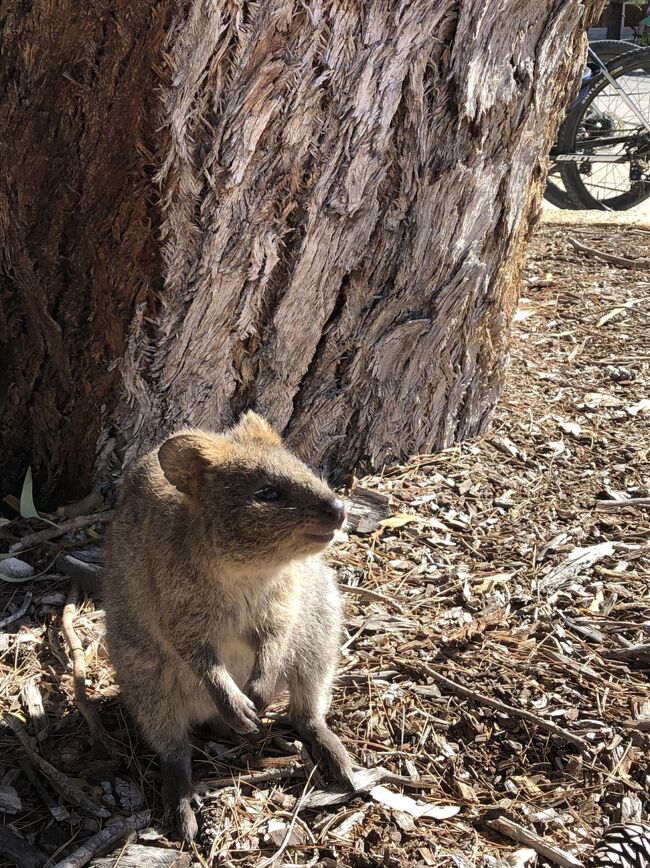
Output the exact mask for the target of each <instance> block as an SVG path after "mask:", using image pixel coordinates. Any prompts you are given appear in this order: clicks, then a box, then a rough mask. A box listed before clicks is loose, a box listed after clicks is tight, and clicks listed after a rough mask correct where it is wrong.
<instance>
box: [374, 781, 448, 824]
mask: <svg viewBox="0 0 650 868" xmlns="http://www.w3.org/2000/svg"><path fill="white" fill-rule="evenodd" d="M370 795H371V796H372V798H373V799H374V800H375V801H376V802H380V804H382V805H384V807H386V808H390V809H391V811H401V812H402V813H404V814H410V815H411V816H412V817H428V818H431V819H433V820H448V819H449V818H450V817H455V816H456V814H458V813H459V811H460V807H459V806H458V805H427V804H418V803H417V802H416V801H415V799H412V798H411V797H410V796H403V795H401V794H400V793H394V792H393V791H392V790H389V789H387V788H386V787H382V786H378V787H373V788H372V789H371V790H370Z"/></svg>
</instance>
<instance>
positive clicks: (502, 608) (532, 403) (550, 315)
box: [0, 225, 650, 868]
mask: <svg viewBox="0 0 650 868" xmlns="http://www.w3.org/2000/svg"><path fill="white" fill-rule="evenodd" d="M571 239H574V241H575V240H577V241H578V242H579V244H581V245H583V247H584V246H586V248H587V249H586V250H585V249H576V246H575V243H574V244H571V243H570V241H571ZM598 252H600V253H603V252H605V253H607V254H612V255H614V256H616V257H619V258H622V259H621V261H619V262H616V263H608V262H604V261H602V260H601V259H599V258H596V255H595V254H596V253H598ZM648 257H650V232H649V231H644V230H643V229H641V228H629V227H628V228H623V227H621V228H617V227H597V226H592V227H566V226H562V227H557V226H552V225H546V226H541V227H540V228H539V230H538V232H537V234H536V236H535V239H534V241H533V243H532V245H531V248H530V252H529V256H528V261H527V267H526V272H525V278H524V285H523V288H522V299H521V303H520V306H519V311H518V313H517V317H516V323H515V327H514V336H513V343H512V366H511V370H510V376H509V383H508V386H507V389H506V392H505V394H504V396H503V399H502V401H501V404H500V407H499V409H498V411H497V413H496V416H495V419H494V423H493V426H492V429H491V431H490V432H489V434H487V435H486V436H485V437H483V438H481V439H479V440H476V441H472V442H468V443H465V444H463V445H462V446H459V447H457V448H453V449H450V450H448V451H446V452H444V453H441V454H438V455H425V456H419V457H417V458H414V459H413V460H412V461H411V462H410V463H408V464H407V465H404V466H397V467H390V468H387V469H386V470H385V472H384V473H383V474H381V475H380V476H376V477H371V478H365V479H360V480H358V481H357V482H356V485H357V487H358V489H362V490H365V491H371V492H375V493H376V494H378V495H382V496H383V497H378V498H375V500H376V502H377V504H378V505H379V508H380V509H381V507H382V503H385V504H387V508H386V509H385V510H384V512H383V513H382V514H384V515H388V517H387V518H385V519H381V518H380V523H379V524H378V525H377V524H376V523H373V522H371V521H369V522H366V525H367V526H366V530H365V532H356V533H352V532H350V533H349V534H348V535H347V537H346V538H345V539H343V540H341V541H339V543H338V545H336V547H335V548H334V549H333V551H332V555H331V557H332V561H333V562H334V564H335V565H336V566H337V568H338V570H339V577H340V583H341V586H342V587H343V588H344V591H345V596H346V602H347V606H348V618H347V638H346V641H345V646H344V650H343V656H342V659H341V668H340V678H339V680H338V683H337V687H336V691H335V695H334V701H333V708H332V714H331V725H332V728H333V729H334V730H335V731H336V732H337V733H338V734H339V735H340V736H341V737H342V739H343V740H344V741H345V743H346V744H347V745H348V746H349V748H350V751H351V752H352V753H353V754H354V756H355V758H356V759H357V760H358V762H359V763H360V765H362V766H364V767H366V768H368V769H373V768H375V767H377V766H379V767H381V769H383V771H379V772H375V773H374V776H373V775H372V774H371V775H369V776H367V780H366V786H365V791H364V792H362V793H360V794H359V795H357V796H355V797H354V798H348V799H347V801H339V802H338V803H337V798H336V794H335V795H332V794H331V793H329V792H328V791H327V790H323V783H322V782H321V781H320V780H319V778H318V774H317V771H316V770H314V769H313V767H311V765H310V760H309V757H308V756H307V755H306V754H305V752H304V750H302V749H301V745H300V744H299V743H297V742H296V741H295V735H294V734H292V733H291V731H290V730H289V729H288V728H287V727H285V726H283V723H282V720H281V717H280V716H279V715H278V719H274V720H272V721H269V722H268V727H267V731H266V732H265V735H264V739H263V742H262V745H261V747H260V749H256V748H252V747H250V746H248V745H235V746H233V745H219V744H216V743H214V742H212V741H210V740H209V739H205V738H200V737H197V750H196V755H195V779H196V780H197V781H199V780H200V781H202V782H203V784H202V795H203V799H204V808H203V810H202V812H201V818H202V823H201V833H200V838H199V841H198V842H197V844H198V846H197V847H196V848H195V849H190V850H189V851H188V849H187V848H183V847H181V845H180V844H179V843H178V842H177V841H174V839H173V836H172V835H170V837H166V833H167V832H168V831H169V830H165V828H164V827H163V826H162V823H161V815H160V799H159V791H158V779H157V764H156V760H155V757H154V756H152V755H151V753H150V752H149V751H148V749H147V748H146V747H145V746H144V745H143V744H142V743H141V742H140V741H139V740H138V736H137V733H136V731H135V728H134V727H133V725H132V723H131V722H130V721H129V720H128V719H127V718H126V716H125V714H124V712H123V711H122V708H121V706H120V703H119V697H118V693H117V690H116V688H115V686H114V684H113V682H112V678H111V671H110V667H109V665H108V663H107V661H106V659H105V656H104V654H103V650H102V620H103V619H102V612H101V609H100V608H99V604H95V603H94V602H93V601H92V599H90V598H84V597H83V595H82V596H81V599H80V600H79V601H77V602H76V603H75V601H74V599H71V598H70V597H69V589H70V582H69V579H67V578H66V577H64V576H62V575H61V574H60V573H58V572H56V571H55V566H56V564H60V563H61V561H60V560H59V561H55V558H56V556H57V555H59V554H60V553H61V551H62V550H63V551H64V552H67V553H68V554H73V555H75V556H76V555H77V554H79V552H80V546H84V545H87V544H90V545H91V546H92V547H91V549H90V560H91V561H92V560H97V559H98V555H99V554H100V553H99V552H98V546H100V545H101V532H102V527H103V526H104V525H103V524H102V523H101V522H95V523H94V524H90V525H86V526H85V527H84V528H83V529H81V530H78V531H74V532H72V533H70V534H68V535H67V536H66V537H63V538H61V537H58V538H57V537H54V538H52V539H50V540H46V541H41V542H38V543H37V544H36V545H34V546H33V547H31V548H29V550H28V551H27V552H25V553H23V554H18V556H19V557H21V558H22V559H23V560H24V561H26V562H28V563H29V564H31V565H32V566H33V567H35V569H36V570H37V571H38V572H39V573H40V575H37V577H35V578H34V579H31V580H30V581H28V582H24V583H16V582H14V583H8V582H0V625H1V626H0V697H1V701H2V706H3V709H5V710H8V711H9V712H11V715H12V716H11V718H10V719H8V718H5V725H4V728H2V729H0V814H1V815H2V816H3V817H4V826H0V831H1V832H2V835H0V849H1V848H2V847H3V846H4V847H5V850H6V848H7V847H8V846H10V844H11V842H13V844H14V845H15V844H16V839H15V838H13V837H12V836H11V832H15V833H17V834H19V835H20V836H22V839H23V844H22V845H21V847H22V849H21V858H24V859H25V860H26V859H27V858H28V856H31V857H32V862H31V864H34V865H38V864H40V865H42V864H44V862H45V860H47V864H48V865H53V864H56V863H58V862H59V861H61V860H63V859H64V857H65V856H66V855H68V854H70V853H74V852H75V851H77V850H78V848H79V847H81V846H82V845H83V844H84V842H85V841H87V839H91V836H93V835H95V834H96V833H97V832H99V831H100V830H101V829H102V828H106V827H109V826H110V825H111V824H112V823H114V822H116V821H117V822H119V821H120V820H123V819H124V818H125V817H127V816H130V815H132V814H134V813H136V817H137V818H139V819H137V820H136V822H135V823H134V825H140V826H145V825H147V824H149V828H148V829H146V831H142V832H140V833H139V841H138V844H137V845H133V841H134V840H135V833H133V832H132V833H131V838H130V839H125V834H124V831H123V833H122V835H121V836H117V837H116V839H115V840H113V842H112V843H109V845H108V847H109V851H110V852H111V853H112V855H111V856H110V857H109V858H106V859H104V860H101V859H97V860H96V862H95V863H94V864H97V865H106V866H108V865H111V866H114V865H120V866H125V865H163V864H176V865H188V864H190V863H192V864H196V865H199V864H200V865H224V864H225V865H227V864H230V865H237V866H267V865H271V864H275V865H293V864H296V865H307V864H311V865H316V864H318V865H322V866H336V865H339V866H379V865H382V866H410V865H431V866H437V868H447V866H449V868H452V866H453V868H473V866H486V868H487V866H490V868H498V866H521V868H523V866H526V865H533V864H538V865H551V864H569V865H570V864H576V865H577V864H579V863H578V862H577V861H575V862H573V863H572V862H571V861H570V859H569V856H567V857H566V858H567V859H569V861H566V862H565V863H562V858H564V857H563V856H562V853H564V854H565V855H566V854H573V856H574V857H575V858H577V859H580V860H583V859H584V858H585V857H586V854H587V853H588V852H589V849H590V847H591V845H592V843H593V841H594V840H596V839H597V838H598V836H599V834H600V832H601V831H602V829H603V828H604V827H605V826H606V825H607V824H608V823H612V822H617V821H620V820H621V819H623V820H628V819H639V818H643V819H647V817H648V808H649V802H650V797H649V795H648V793H649V790H650V786H649V785H650V690H649V682H648V674H649V672H650V593H649V591H650V569H649V567H650V460H649V455H648V453H649V450H650V342H649V341H648V336H649V335H650V269H648ZM639 258H644V259H645V262H642V261H641V260H639V261H638V262H634V260H635V259H639ZM353 497H356V500H361V499H363V497H364V495H363V491H362V492H361V495H359V494H358V493H357V495H356V496H355V495H353ZM366 498H367V495H366ZM627 500H629V501H630V502H629V503H626V502H624V501H627ZM98 508H99V507H98V506H97V505H96V504H95V505H94V506H93V509H98ZM87 511H90V510H87ZM56 520H57V522H59V523H61V521H67V520H68V519H66V518H65V517H64V518H61V517H57V518H56ZM80 522H83V518H82V519H81V520H80ZM373 524H374V526H373ZM44 527H46V526H45V525H43V524H41V523H40V522H39V521H38V520H36V519H31V520H29V521H26V520H24V519H21V518H18V519H16V520H14V521H12V522H11V523H10V524H4V525H3V526H2V527H0V535H1V536H0V539H1V540H2V548H3V549H4V550H7V548H8V546H9V545H11V544H18V545H20V544H21V540H24V539H25V536H26V535H27V534H32V533H34V532H35V531H41V530H43V528H44ZM52 530H53V532H55V533H56V529H52ZM358 530H359V531H363V530H364V528H363V522H362V525H360V526H359V528H358ZM93 547H94V548H93ZM82 554H83V552H82ZM53 565H54V566H53ZM1 571H2V562H1V561H0V572H1ZM66 599H68V601H69V608H68V610H67V617H68V620H69V622H70V623H71V624H72V626H73V630H74V635H76V636H77V637H78V639H79V640H80V643H81V649H82V651H81V657H79V651H78V652H77V657H78V659H77V664H78V665H79V664H81V665H83V663H85V666H86V692H87V695H88V699H89V700H90V701H89V703H88V708H85V709H84V711H85V715H84V714H81V713H80V712H79V710H78V705H76V704H75V701H74V679H73V676H72V668H71V663H70V658H69V653H68V650H67V646H66V643H65V642H64V640H63V638H62V634H61V627H62V617H63V607H64V604H65V602H66ZM21 610H22V611H23V614H22V615H20V616H19V617H15V618H14V617H13V616H14V615H15V614H16V612H20V611H21ZM274 710H275V711H276V712H282V711H283V708H282V706H281V705H278V706H277V707H276V708H275V709H274ZM94 712H98V714H99V719H100V721H101V724H102V725H103V727H105V730H106V731H107V732H108V734H109V735H110V740H107V741H106V743H105V744H104V743H102V741H101V738H100V737H99V736H98V733H97V731H96V730H95V733H94V735H93V736H92V737H91V735H90V728H89V724H88V722H87V718H88V719H90V720H91V722H92V720H93V714H94ZM10 723H11V725H10ZM24 733H27V735H28V737H27V738H26V737H25V735H24ZM42 759H45V760H47V761H48V762H49V763H50V764H51V766H52V767H53V769H54V771H52V768H51V767H46V766H44V765H43V763H42ZM57 775H58V777H57ZM88 796H89V797H90V799H91V800H92V804H89V803H88V802H84V800H83V797H86V798H87V797H88ZM341 798H343V797H341ZM328 802H330V803H329V804H328ZM93 804H94V807H95V810H94V812H93V808H92V805H93ZM148 811H151V813H152V819H151V822H150V823H149V814H148V813H147V812H148ZM504 819H505V820H506V821H510V824H509V825H508V823H506V824H505V826H504V824H503V822H501V821H503V820H504ZM507 829H510V830H512V829H515V832H514V833H508V832H507ZM7 830H9V832H7ZM504 830H506V831H505V833H504ZM517 830H519V831H521V830H525V831H529V832H533V833H535V834H536V835H537V836H539V838H541V839H543V840H544V842H546V843H547V844H548V845H549V846H550V847H551V848H555V849H552V850H551V851H550V861H545V859H544V858H543V857H541V856H540V857H539V861H538V862H535V859H536V858H537V857H536V856H535V854H534V853H533V852H532V851H529V852H524V850H526V849H527V848H528V847H529V846H530V845H529V844H525V843H524V844H522V843H517V842H516V841H514V840H512V838H511V837H510V834H518V832H517ZM3 835H4V837H3ZM7 835H9V838H10V839H11V840H10V842H9V844H7V840H9V839H8V838H7ZM125 841H126V843H125ZM30 845H31V847H32V848H35V849H34V850H30ZM88 847H89V853H91V854H92V853H95V855H96V853H97V842H96V840H94V839H92V840H90V841H89V842H88ZM142 847H146V848H148V849H147V850H142V849H141V848H142ZM558 854H559V855H558ZM87 858H88V857H86V861H87ZM39 859H40V862H39ZM75 859H76V860H77V861H74V860H75ZM0 864H2V865H9V864H14V863H12V862H10V861H5V862H1V863H0ZM23 864H28V863H27V862H26V861H25V862H24V863H23ZM65 864H70V865H73V864H74V865H81V864H85V862H84V860H83V858H82V857H78V856H74V857H73V861H71V862H68V863H65Z"/></svg>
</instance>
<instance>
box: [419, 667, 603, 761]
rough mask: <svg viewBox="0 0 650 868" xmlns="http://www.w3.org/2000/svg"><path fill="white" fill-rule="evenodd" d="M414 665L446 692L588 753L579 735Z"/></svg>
mask: <svg viewBox="0 0 650 868" xmlns="http://www.w3.org/2000/svg"><path fill="white" fill-rule="evenodd" d="M416 665H417V667H418V668H419V669H421V670H422V671H423V672H425V673H426V674H427V675H429V676H430V677H431V678H433V679H434V681H437V682H438V684H441V685H442V686H443V687H446V688H447V690H449V691H451V692H452V693H455V694H456V695H457V696H462V697H464V698H465V699H471V700H472V701H473V702H478V703H479V705H487V706H489V707H490V708H494V709H496V710H497V711H502V712H503V713H504V714H509V715H511V717H515V718H521V719H522V720H527V721H528V722H529V723H532V724H534V725H535V726H538V727H539V728H540V729H545V730H546V731H547V732H552V733H553V735H557V736H558V737H559V738H563V739H564V740H565V741H568V742H570V743H571V744H574V745H575V746H576V747H579V748H580V750H582V751H585V752H588V751H589V750H590V744H589V742H588V741H586V740H585V739H584V738H580V736H579V735H574V734H573V733H572V732H569V731H568V730H566V729H562V727H561V726H558V725H557V724H556V723H552V722H551V721H550V720H544V718H543V717H538V716H537V715H536V714H532V712H530V711H525V710H524V709H523V708H515V707H514V706H512V705H507V704H506V703H505V702H500V701H499V700H498V699H492V697H491V696H485V695H484V694H482V693H478V691H476V690H470V689H469V688H468V687H463V686H462V685H461V684H457V683H456V682H455V681H452V680H451V679H450V678H446V677H445V676H444V675H441V674H440V673H439V672H436V670H435V669H432V668H431V667H430V666H427V664H426V663H417V664H416Z"/></svg>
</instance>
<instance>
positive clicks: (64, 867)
mask: <svg viewBox="0 0 650 868" xmlns="http://www.w3.org/2000/svg"><path fill="white" fill-rule="evenodd" d="M150 820H151V811H141V812H140V813H139V814H133V816H131V817H125V818H124V819H123V820H118V822H117V823H111V825H110V826H106V827H105V828H104V829H102V830H101V832H97V834H95V835H93V836H92V837H90V838H88V840H87V841H84V843H83V844H82V845H81V847H79V849H77V850H75V851H74V853H71V854H70V855H69V856H66V858H65V859H62V860H61V861H60V862H57V863H56V865H54V866H53V868H82V866H83V865H87V864H88V862H90V860H91V859H92V858H93V856H95V855H96V854H97V853H98V851H100V850H105V849H107V848H108V847H114V846H115V845H116V844H117V843H118V842H119V841H120V840H121V839H122V838H124V837H126V835H128V834H129V833H130V832H138V831H139V830H140V829H145V828H146V827H147V826H148V825H149V821H150Z"/></svg>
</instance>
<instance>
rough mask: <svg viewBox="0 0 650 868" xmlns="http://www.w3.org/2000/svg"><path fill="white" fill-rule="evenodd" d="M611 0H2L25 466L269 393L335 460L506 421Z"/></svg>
mask: <svg viewBox="0 0 650 868" xmlns="http://www.w3.org/2000/svg"><path fill="white" fill-rule="evenodd" d="M601 5H602V4H601V3H600V2H599V0H586V2H585V3H582V2H578V0H505V2H497V0H480V2H479V0H460V2H458V0H410V2H406V3H405V2H403V0H367V2H362V0H343V2H341V0H306V2H304V3H300V4H298V3H295V2H293V0H268V2H263V3H250V2H246V0H212V2H208V0H186V2H183V3H181V4H178V5H177V4H176V3H173V2H171V0H158V2H155V0H140V2H138V3H135V4H134V3H132V2H129V0H92V2H90V3H88V4H82V7H83V9H82V11H80V8H81V7H79V5H78V4H76V3H72V2H70V0H61V2H59V3H58V4H56V6H55V4H53V3H52V2H51V0H34V2H32V3H29V4H27V3H25V2H20V0H0V8H1V9H2V19H3V21H2V24H3V26H2V35H1V36H0V40H1V43H0V50H1V51H2V56H3V69H2V85H3V89H2V92H3V94H4V99H3V101H2V103H1V104H0V117H2V122H3V123H2V131H3V133H4V132H5V131H8V135H3V137H2V138H3V141H4V143H5V146H6V148H7V153H6V154H5V155H4V158H3V160H2V163H3V167H4V169H3V173H2V176H1V180H0V227H1V231H2V233H3V236H4V237H3V239H2V249H3V254H2V263H1V264H2V272H3V284H2V285H3V311H2V315H1V316H0V339H1V340H2V341H3V344H4V347H3V350H2V359H1V368H0V385H1V387H2V388H3V394H4V395H5V396H6V399H5V406H4V412H3V418H2V432H1V437H2V440H1V443H0V449H1V454H0V464H1V466H2V467H3V468H4V469H5V476H6V478H5V480H4V484H3V486H2V487H3V488H6V489H7V490H12V491H14V492H15V491H16V489H17V488H18V487H19V485H20V481H21V479H22V475H23V474H24V472H25V469H26V466H27V465H28V463H30V462H31V463H32V464H33V465H34V469H35V470H36V471H37V482H38V486H37V491H40V492H41V494H42V495H43V496H44V497H49V498H50V499H52V498H53V499H56V498H59V499H60V498H61V497H64V496H67V497H70V496H74V495H76V494H79V493H83V492H84V491H85V490H87V488H88V486H89V485H90V483H91V478H92V474H93V472H96V473H97V474H98V476H99V478H104V477H106V476H107V474H109V473H111V472H119V470H120V468H121V466H122V463H123V462H124V460H130V459H131V458H132V457H133V456H134V455H135V454H137V453H138V452H140V451H141V450H143V449H144V448H145V447H147V446H148V445H149V444H150V443H151V442H153V441H156V440H158V439H160V438H161V437H162V436H164V434H165V433H167V432H168V431H169V430H171V429H173V428H174V427H176V426H178V425H180V424H188V423H189V424H196V425H204V426H210V427H217V428H218V427H220V426H223V425H226V424H228V423H229V422H230V421H231V420H232V419H233V418H234V417H235V416H237V414H238V413H239V412H240V411H241V410H243V409H244V408H247V407H253V408H256V409H258V410H259V411H260V412H262V413H264V414H265V415H267V416H268V417H269V419H270V420H271V421H272V422H273V423H274V424H275V425H276V426H278V428H280V429H281V430H283V431H285V433H286V436H287V440H288V442H289V443H290V444H291V445H293V446H294V448H296V449H297V450H298V451H299V452H300V453H301V454H302V455H303V456H304V457H305V458H307V459H308V460H310V461H311V462H313V463H314V464H316V465H320V466H321V467H324V468H325V469H326V470H329V471H334V470H337V471H339V472H342V471H347V470H350V469H352V468H353V467H355V466H371V467H378V466H379V465H381V464H382V463H383V462H385V461H387V460H391V459H400V458H404V457H405V456H407V455H409V454H411V453H414V452H421V451H429V450H436V449H440V448H443V447H445V446H448V445H449V444H451V443H453V442H455V441H457V440H460V439H462V438H465V437H468V436H471V435H474V434H477V433H479V432H481V431H483V430H484V429H485V427H486V425H487V423H488V421H489V418H490V414H491V412H492V410H493V408H494V405H495V402H496V401H497V398H498V396H499V393H500V390H501V388H502V384H503V378H504V372H505V367H506V358H507V342H508V331H509V324H510V321H511V317H512V313H513V311H514V308H515V304H516V299H517V285H518V277H519V271H520V267H521V263H522V257H523V253H524V248H525V243H526V239H527V238H528V235H529V233H530V228H531V225H532V223H533V222H534V220H535V219H536V217H537V214H538V209H539V203H540V198H541V194H542V190H543V184H544V174H545V166H546V154H547V153H548V151H549V148H550V145H551V143H552V140H553V136H554V133H555V129H556V126H557V123H558V122H559V120H560V118H561V114H562V111H563V107H564V105H565V104H566V103H567V100H568V99H569V97H570V96H571V95H572V93H573V92H574V90H575V85H576V82H577V80H578V79H579V71H580V67H581V63H582V49H583V40H584V36H583V32H584V30H585V27H586V26H587V24H588V23H589V21H590V20H591V19H592V18H593V15H594V14H595V13H597V12H598V11H599V9H600V7H601ZM2 493H5V492H4V491H3V492H2Z"/></svg>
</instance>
